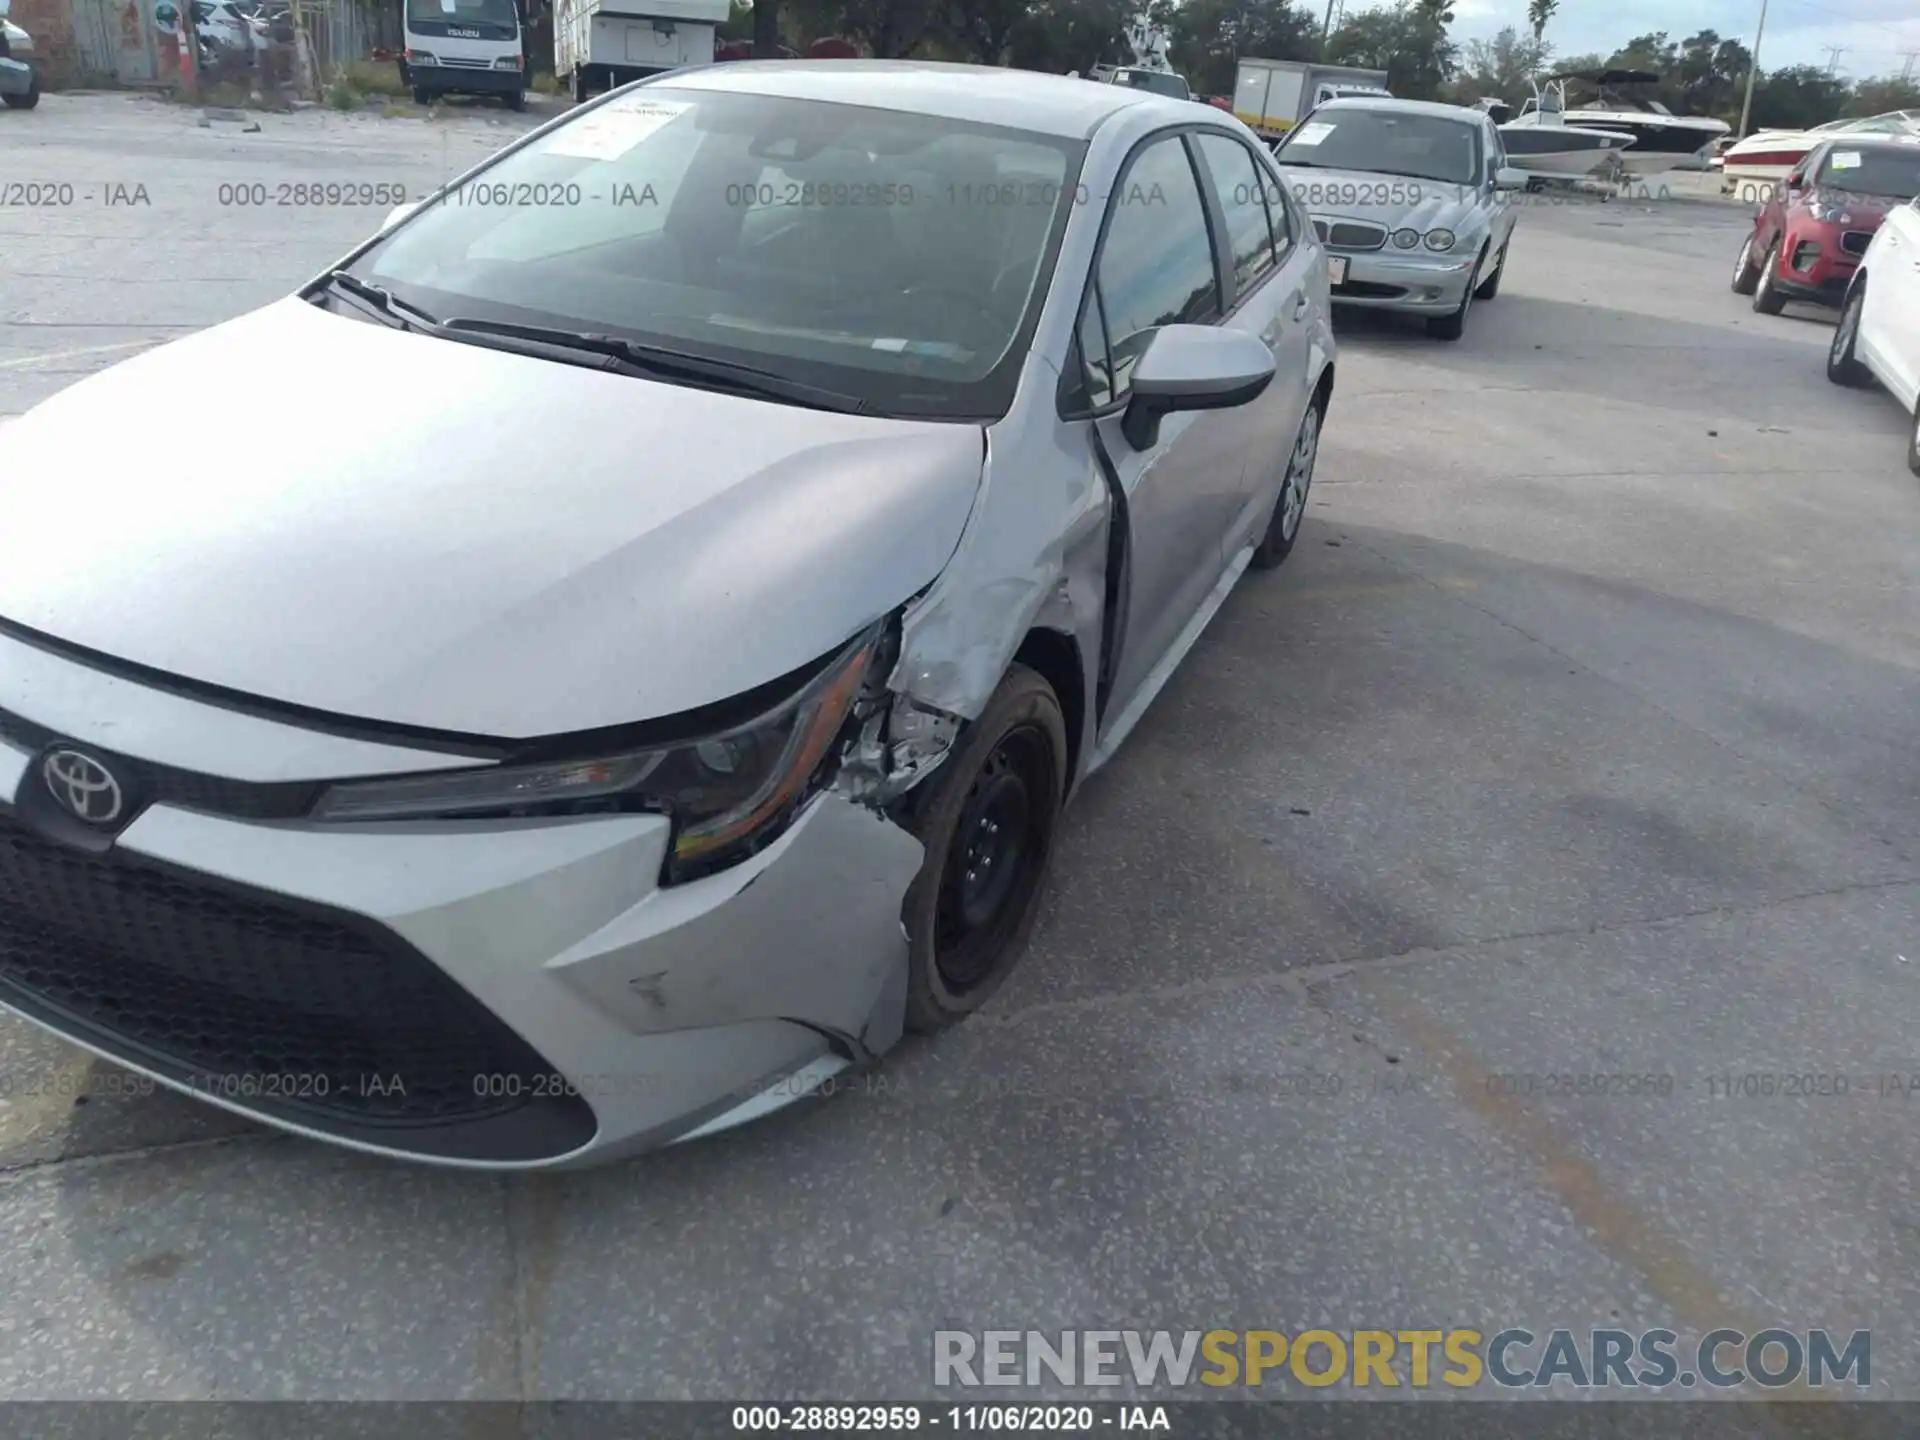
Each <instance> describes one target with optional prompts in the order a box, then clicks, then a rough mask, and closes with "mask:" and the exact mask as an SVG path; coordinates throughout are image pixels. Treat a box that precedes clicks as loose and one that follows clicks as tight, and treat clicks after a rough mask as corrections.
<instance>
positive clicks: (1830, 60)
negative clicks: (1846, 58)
mask: <svg viewBox="0 0 1920 1440" xmlns="http://www.w3.org/2000/svg"><path fill="white" fill-rule="evenodd" d="M1846 53H1847V47H1846V46H1845V45H1829V46H1828V47H1827V74H1829V75H1831V74H1833V72H1834V71H1836V70H1838V69H1839V68H1840V57H1841V56H1842V55H1844V54H1846Z"/></svg>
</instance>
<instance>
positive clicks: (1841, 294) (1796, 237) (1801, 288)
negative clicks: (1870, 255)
mask: <svg viewBox="0 0 1920 1440" xmlns="http://www.w3.org/2000/svg"><path fill="white" fill-rule="evenodd" d="M1839 246H1840V239H1839V236H1838V234H1837V233H1830V232H1827V231H1822V230H1811V231H1807V232H1805V233H1793V232H1789V233H1788V234H1787V235H1786V236H1785V237H1783V239H1782V241H1781V245H1780V268H1779V269H1778V270H1777V271H1776V272H1775V273H1774V279H1773V288H1774V289H1775V290H1776V291H1778V292H1779V293H1780V294H1781V295H1782V296H1784V297H1785V298H1787V299H1789V300H1797V301H1799V302H1801V303H1802V304H1807V305H1825V306H1828V307H1830V308H1832V309H1836V310H1837V309H1839V308H1840V306H1841V305H1842V304H1843V303H1845V301H1846V298H1847V287H1848V286H1849V285H1851V284H1852V283H1853V276H1854V272H1855V271H1857V270H1858V269H1859V268H1860V257H1859V256H1857V255H1849V254H1847V253H1845V252H1844V251H1842V250H1840V249H1839Z"/></svg>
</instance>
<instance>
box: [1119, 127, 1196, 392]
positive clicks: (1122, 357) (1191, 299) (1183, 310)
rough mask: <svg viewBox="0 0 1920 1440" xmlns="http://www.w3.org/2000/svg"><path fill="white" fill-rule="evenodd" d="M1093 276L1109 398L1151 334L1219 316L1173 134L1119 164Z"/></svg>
mask: <svg viewBox="0 0 1920 1440" xmlns="http://www.w3.org/2000/svg"><path fill="white" fill-rule="evenodd" d="M1097 275H1098V285H1099V292H1100V299H1101V300H1102V301H1103V302H1104V305H1105V318H1106V323H1107V331H1108V334H1107V340H1108V348H1109V354H1110V356H1111V361H1110V367H1111V368H1110V371H1109V375H1110V377H1111V387H1112V389H1111V393H1112V395H1113V396H1114V398H1116V399H1118V398H1121V397H1124V396H1125V394H1126V392H1127V385H1128V380H1129V378H1130V377H1131V376H1132V374H1133V367H1134V366H1135V365H1136V364H1137V363H1138V362H1139V359H1140V355H1141V352H1142V351H1144V350H1145V349H1146V348H1147V342H1148V341H1149V340H1151V339H1152V338H1153V333H1154V331H1156V330H1158V329H1159V328H1160V327H1161V326H1162V325H1175V324H1187V325H1198V324H1207V323H1210V322H1212V321H1214V320H1218V319H1219V318H1220V315H1221V305H1220V287H1219V281H1218V277H1217V276H1216V275H1215V274H1214V264H1213V237H1212V235H1211V233H1210V232H1209V231H1208V228H1207V212H1206V209H1205V207H1204V205H1203V204H1202V202H1201V199H1200V186H1199V182H1198V181H1197V180H1196V179H1195V178H1194V173H1193V164H1192V162H1191V161H1190V160H1189V159H1188V158H1187V149H1186V145H1185V144H1184V143H1183V142H1182V141H1181V139H1180V137H1179V136H1177V135H1170V136H1167V137H1166V138H1164V139H1161V140H1156V141H1154V142H1152V143H1151V144H1149V145H1148V146H1147V147H1146V149H1144V150H1142V151H1140V153H1139V154H1138V155H1136V156H1135V157H1134V160H1133V163H1132V164H1131V165H1130V166H1129V167H1128V168H1127V171H1126V174H1125V175H1124V177H1123V178H1122V179H1121V181H1120V184H1119V185H1118V187H1116V189H1115V192H1114V198H1113V210H1112V213H1111V215H1110V216H1109V218H1108V221H1107V233H1106V238H1105V239H1104V240H1103V241H1102V243H1101V249H1100V261H1099V266H1098V270H1097Z"/></svg>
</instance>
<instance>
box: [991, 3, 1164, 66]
mask: <svg viewBox="0 0 1920 1440" xmlns="http://www.w3.org/2000/svg"><path fill="white" fill-rule="evenodd" d="M1147 12H1148V6H1147V5H1146V4H1144V3H1142V0H1037V3H1035V4H1033V5H1032V6H1030V7H1029V8H1028V10H1027V13H1026V14H1025V15H1024V16H1022V17H1021V18H1020V19H1019V20H1018V21H1017V22H1016V23H1015V24H1014V27H1013V30H1012V32H1011V34H1010V35H1009V36H1008V38H1007V54H1008V61H1009V63H1010V64H1012V65H1014V66H1016V67H1017V68H1019V69H1022V70H1046V71H1051V72H1053V73H1054V74H1064V73H1065V72H1067V71H1069V70H1077V71H1079V72H1080V73H1081V74H1083V75H1084V74H1085V73H1086V72H1087V71H1088V70H1090V69H1092V68H1093V67H1094V66H1095V65H1123V64H1126V63H1128V62H1129V61H1131V60H1132V59H1133V58H1134V55H1133V45H1132V43H1131V42H1130V41H1129V40H1128V38H1127V33H1128V31H1129V29H1130V28H1131V27H1132V25H1133V22H1134V21H1135V20H1137V19H1140V18H1142V17H1144V16H1145V15H1146V14H1147Z"/></svg>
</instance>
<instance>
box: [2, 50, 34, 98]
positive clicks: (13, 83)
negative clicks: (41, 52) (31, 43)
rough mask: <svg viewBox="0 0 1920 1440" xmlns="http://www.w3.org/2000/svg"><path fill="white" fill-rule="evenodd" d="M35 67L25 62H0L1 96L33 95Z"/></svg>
mask: <svg viewBox="0 0 1920 1440" xmlns="http://www.w3.org/2000/svg"><path fill="white" fill-rule="evenodd" d="M32 93H33V66H32V65H30V64H28V63H27V62H26V61H24V60H15V59H11V58H9V59H5V60H0V95H31V94H32Z"/></svg>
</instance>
